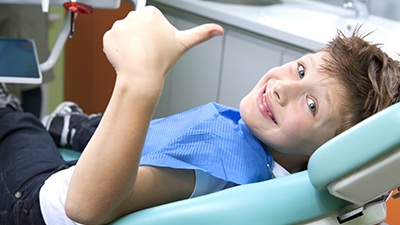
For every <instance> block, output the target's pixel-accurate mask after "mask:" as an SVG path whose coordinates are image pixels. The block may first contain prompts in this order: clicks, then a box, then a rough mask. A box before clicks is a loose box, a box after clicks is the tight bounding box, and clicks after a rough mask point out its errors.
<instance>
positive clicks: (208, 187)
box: [190, 170, 237, 198]
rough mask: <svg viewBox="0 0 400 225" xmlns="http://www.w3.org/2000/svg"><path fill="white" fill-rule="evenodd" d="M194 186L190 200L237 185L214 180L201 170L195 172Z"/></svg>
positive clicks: (214, 178) (217, 179)
mask: <svg viewBox="0 0 400 225" xmlns="http://www.w3.org/2000/svg"><path fill="white" fill-rule="evenodd" d="M195 176H196V184H195V187H194V189H193V192H192V195H191V196H190V198H194V197H198V196H202V195H206V194H210V193H213V192H217V191H221V190H224V189H227V188H230V187H234V186H236V185H237V184H235V183H232V182H229V181H225V180H222V179H219V178H216V177H214V176H212V175H210V174H209V173H206V172H204V171H201V170H195Z"/></svg>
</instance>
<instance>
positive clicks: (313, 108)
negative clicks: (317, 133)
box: [307, 98, 317, 114]
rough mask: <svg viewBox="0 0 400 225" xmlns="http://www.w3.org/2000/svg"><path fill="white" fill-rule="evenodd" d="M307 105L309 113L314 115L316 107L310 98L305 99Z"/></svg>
mask: <svg viewBox="0 0 400 225" xmlns="http://www.w3.org/2000/svg"><path fill="white" fill-rule="evenodd" d="M307 105H308V107H309V108H310V111H311V112H312V113H313V114H315V112H316V111H317V105H316V104H315V101H314V100H312V99H311V98H308V99H307Z"/></svg>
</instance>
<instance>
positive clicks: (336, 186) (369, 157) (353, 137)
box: [308, 103, 400, 205]
mask: <svg viewBox="0 0 400 225" xmlns="http://www.w3.org/2000/svg"><path fill="white" fill-rule="evenodd" d="M399 160H400V103H397V104H395V105H392V106H390V107H388V108H386V109H384V110H382V111H381V112H379V113H377V114H375V115H373V116H371V117H369V118H367V119H365V120H364V121H362V122H360V123H359V124H357V125H356V126H354V127H352V128H351V129H349V130H347V131H345V132H343V133H342V134H340V135H338V136H337V137H335V138H333V139H332V140H331V141H329V142H327V143H326V144H324V145H323V146H321V147H320V148H319V149H318V150H317V151H316V152H315V153H314V154H313V155H312V157H311V158H310V161H309V164H308V172H309V176H310V181H311V183H312V185H313V186H314V187H315V188H316V189H328V190H329V191H330V192H331V194H333V195H335V196H337V197H339V198H342V199H345V200H347V201H350V202H352V203H355V204H359V205H362V204H365V203H367V202H369V201H371V200H374V199H375V198H377V197H379V196H381V195H383V194H385V193H387V192H389V191H391V190H393V189H395V188H396V187H399V186H400V178H396V175H397V174H399V173H400V163H398V162H399Z"/></svg>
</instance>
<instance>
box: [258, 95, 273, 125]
mask: <svg viewBox="0 0 400 225" xmlns="http://www.w3.org/2000/svg"><path fill="white" fill-rule="evenodd" d="M257 101H258V108H259V110H260V112H261V114H262V115H263V116H264V117H266V118H268V119H270V120H272V121H273V122H274V123H275V124H278V123H277V122H276V119H275V116H274V112H273V110H272V104H271V99H270V97H269V94H268V92H267V88H265V89H263V91H261V92H260V94H259V96H258V100H257Z"/></svg>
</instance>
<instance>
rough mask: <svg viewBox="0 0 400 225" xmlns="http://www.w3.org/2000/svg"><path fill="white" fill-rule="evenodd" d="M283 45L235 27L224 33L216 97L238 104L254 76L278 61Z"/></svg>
mask: <svg viewBox="0 0 400 225" xmlns="http://www.w3.org/2000/svg"><path fill="white" fill-rule="evenodd" d="M282 51H283V48H282V47H280V46H277V45H274V44H273V43H269V42H267V41H266V40H263V39H259V38H256V37H252V36H250V35H244V34H241V33H239V32H236V31H229V32H227V33H226V40H225V51H224V58H223V68H222V77H221V87H220V92H219V99H218V101H219V102H220V103H222V104H225V105H229V106H232V107H236V108H237V107H239V104H240V101H241V99H242V98H243V97H244V96H245V95H247V93H249V92H250V90H251V89H252V88H253V87H254V85H255V84H256V83H257V82H258V80H259V79H260V78H261V77H262V76H263V75H264V74H265V73H266V72H267V71H268V70H269V69H271V68H273V67H275V66H278V65H279V64H280V62H281V52H282Z"/></svg>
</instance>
